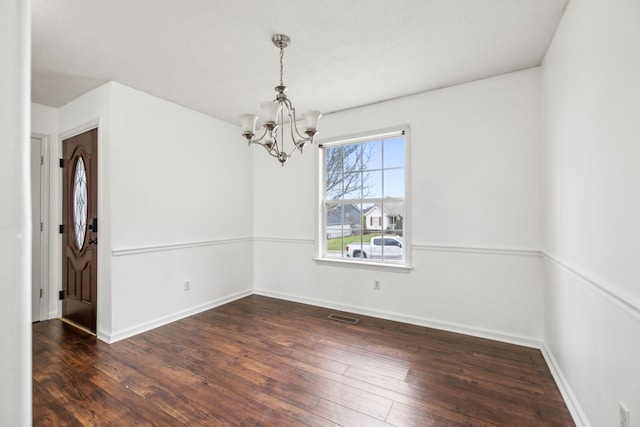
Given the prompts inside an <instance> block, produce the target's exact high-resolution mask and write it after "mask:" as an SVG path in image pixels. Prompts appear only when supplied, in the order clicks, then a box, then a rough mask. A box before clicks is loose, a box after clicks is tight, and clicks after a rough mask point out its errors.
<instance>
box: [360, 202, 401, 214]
mask: <svg viewBox="0 0 640 427" xmlns="http://www.w3.org/2000/svg"><path fill="white" fill-rule="evenodd" d="M403 208H404V206H403V202H399V201H389V202H383V203H376V204H375V205H373V206H371V207H370V208H369V209H367V211H365V213H364V214H365V215H366V216H369V215H371V213H373V211H374V210H376V209H377V210H379V211H381V212H384V214H385V215H387V216H401V215H402V214H403Z"/></svg>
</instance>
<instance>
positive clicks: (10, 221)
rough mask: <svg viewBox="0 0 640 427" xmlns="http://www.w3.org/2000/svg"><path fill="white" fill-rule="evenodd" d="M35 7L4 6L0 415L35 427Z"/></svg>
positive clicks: (14, 0) (0, 13)
mask: <svg viewBox="0 0 640 427" xmlns="http://www.w3.org/2000/svg"><path fill="white" fill-rule="evenodd" d="M30 10H31V2H30V1H28V0H27V1H23V0H11V1H3V2H0V135H1V136H0V138H1V139H0V147H1V148H2V155H1V156H0V198H1V199H2V209H0V337H2V346H1V348H0V378H1V379H2V380H1V381H0V414H2V415H1V416H2V423H3V424H5V425H11V426H30V425H31V206H30V204H31V201H30V197H29V195H30V193H31V191H30V177H29V169H30V166H29V158H30V156H29V144H30V138H29V133H30V132H29V122H30V121H29V98H30V97H31V91H30V85H29V69H30V57H31V56H30V46H31V38H30V18H29V17H30Z"/></svg>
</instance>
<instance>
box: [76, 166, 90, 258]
mask: <svg viewBox="0 0 640 427" xmlns="http://www.w3.org/2000/svg"><path fill="white" fill-rule="evenodd" d="M73 230H74V232H75V237H76V239H75V240H76V245H77V246H78V249H79V250H82V247H83V246H84V237H85V235H86V234H87V170H86V169H85V167H84V161H83V160H82V157H79V158H78V161H77V162H76V169H75V171H74V172H73Z"/></svg>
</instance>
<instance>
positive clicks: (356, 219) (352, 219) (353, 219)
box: [327, 205, 362, 225]
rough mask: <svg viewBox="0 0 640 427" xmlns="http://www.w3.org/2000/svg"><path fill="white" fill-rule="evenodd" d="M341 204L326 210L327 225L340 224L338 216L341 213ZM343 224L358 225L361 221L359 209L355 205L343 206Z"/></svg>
mask: <svg viewBox="0 0 640 427" xmlns="http://www.w3.org/2000/svg"><path fill="white" fill-rule="evenodd" d="M341 208H342V205H341V206H337V207H335V208H334V209H333V210H331V211H329V212H327V225H340V224H342V220H341V218H340V216H341V214H342V212H343V211H342V209H341ZM344 216H345V224H351V225H356V224H357V225H360V224H361V222H362V215H361V214H360V209H358V207H357V206H355V205H345V206H344Z"/></svg>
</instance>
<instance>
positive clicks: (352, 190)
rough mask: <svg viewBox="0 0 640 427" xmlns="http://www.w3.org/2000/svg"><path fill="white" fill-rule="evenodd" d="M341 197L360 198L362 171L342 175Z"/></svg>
mask: <svg viewBox="0 0 640 427" xmlns="http://www.w3.org/2000/svg"><path fill="white" fill-rule="evenodd" d="M342 187H343V188H344V195H343V197H341V198H343V199H360V198H362V172H353V173H346V174H344V175H343V185H342Z"/></svg>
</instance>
